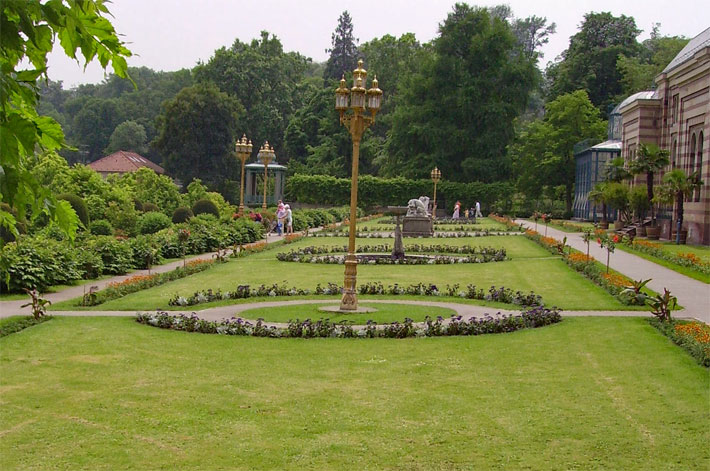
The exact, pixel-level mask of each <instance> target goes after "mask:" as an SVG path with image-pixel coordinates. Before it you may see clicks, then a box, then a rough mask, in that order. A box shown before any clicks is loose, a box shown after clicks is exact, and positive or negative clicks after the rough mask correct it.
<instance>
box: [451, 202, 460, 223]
mask: <svg viewBox="0 0 710 471" xmlns="http://www.w3.org/2000/svg"><path fill="white" fill-rule="evenodd" d="M460 211H461V202H460V201H457V202H456V204H455V205H454V214H453V215H452V216H451V217H452V219H458V218H459V212H460Z"/></svg>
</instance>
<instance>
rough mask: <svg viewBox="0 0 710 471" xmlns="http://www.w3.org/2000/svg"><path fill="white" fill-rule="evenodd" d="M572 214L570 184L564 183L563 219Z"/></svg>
mask: <svg viewBox="0 0 710 471" xmlns="http://www.w3.org/2000/svg"><path fill="white" fill-rule="evenodd" d="M571 215H572V185H565V219H567V218H569V217H570V216H571Z"/></svg>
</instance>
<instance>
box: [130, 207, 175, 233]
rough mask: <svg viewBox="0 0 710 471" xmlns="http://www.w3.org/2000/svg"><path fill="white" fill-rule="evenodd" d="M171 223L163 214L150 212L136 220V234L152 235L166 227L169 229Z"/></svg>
mask: <svg viewBox="0 0 710 471" xmlns="http://www.w3.org/2000/svg"><path fill="white" fill-rule="evenodd" d="M171 225H172V221H171V220H170V218H169V217H168V216H166V215H165V214H163V213H159V212H156V211H151V212H148V213H145V214H143V215H141V216H140V217H139V218H138V224H137V228H138V232H139V233H140V234H154V233H156V232H158V231H160V230H162V229H165V228H166V227H170V226H171Z"/></svg>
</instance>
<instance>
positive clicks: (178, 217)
mask: <svg viewBox="0 0 710 471" xmlns="http://www.w3.org/2000/svg"><path fill="white" fill-rule="evenodd" d="M193 215H194V214H193V213H192V210H191V209H190V208H184V207H180V208H178V209H176V210H175V212H173V222H174V223H175V224H180V223H181V222H187V221H188V220H189V219H190V218H191V217H192V216H193Z"/></svg>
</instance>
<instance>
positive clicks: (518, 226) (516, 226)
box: [488, 214, 525, 232]
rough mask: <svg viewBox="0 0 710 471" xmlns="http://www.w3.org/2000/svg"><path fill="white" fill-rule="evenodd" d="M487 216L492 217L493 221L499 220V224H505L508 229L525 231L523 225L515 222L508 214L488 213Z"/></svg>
mask: <svg viewBox="0 0 710 471" xmlns="http://www.w3.org/2000/svg"><path fill="white" fill-rule="evenodd" d="M488 217H489V218H491V219H493V220H494V221H497V222H500V223H501V224H505V227H506V228H507V229H508V230H511V231H514V232H525V226H523V225H522V224H516V223H515V222H514V221H513V220H512V219H510V218H509V217H508V216H498V215H497V214H489V215H488Z"/></svg>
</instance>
